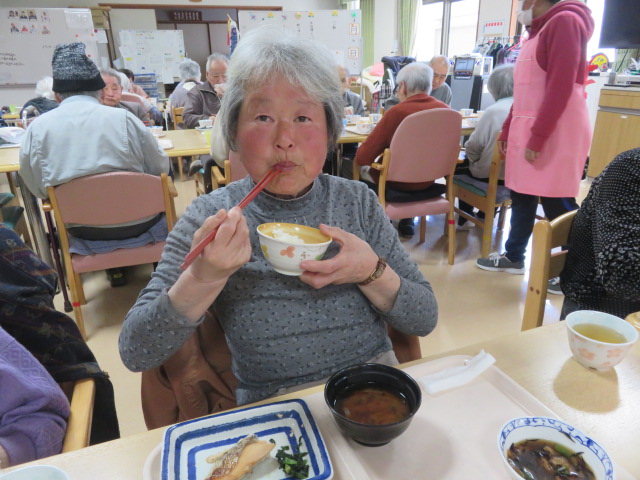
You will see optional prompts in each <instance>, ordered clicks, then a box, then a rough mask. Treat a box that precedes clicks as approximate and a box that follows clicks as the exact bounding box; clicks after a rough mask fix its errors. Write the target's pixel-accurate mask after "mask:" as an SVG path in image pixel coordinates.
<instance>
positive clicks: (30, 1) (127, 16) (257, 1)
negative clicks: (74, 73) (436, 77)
mask: <svg viewBox="0 0 640 480" xmlns="http://www.w3.org/2000/svg"><path fill="white" fill-rule="evenodd" d="M99 3H110V4H112V5H115V4H126V5H131V4H137V5H175V6H176V7H177V8H180V7H181V6H189V7H204V6H217V5H219V4H220V3H219V2H217V1H216V0H203V1H202V2H200V3H188V2H186V1H185V0H108V2H106V1H105V0H82V1H79V2H78V1H76V2H74V1H70V0H0V6H2V7H20V8H27V7H33V8H67V7H69V5H80V4H82V5H84V6H87V7H93V6H98V4H99ZM380 3H387V2H386V1H385V2H380ZM389 3H394V4H395V0H391V1H390V2H389ZM224 4H225V5H233V6H238V7H240V6H256V7H260V6H265V7H266V6H281V7H282V9H283V10H303V9H304V10H332V9H334V8H338V7H337V5H338V2H337V0H304V2H301V1H296V0H280V1H278V0H276V1H273V0H271V1H269V0H227V1H226V2H224ZM110 17H111V27H112V29H113V37H114V39H115V41H116V45H118V44H119V42H120V38H119V34H118V32H119V31H120V30H128V29H138V30H146V29H149V30H155V29H156V28H157V26H156V19H155V13H154V11H153V9H113V10H111V12H110ZM385 48H386V47H385ZM385 55H387V54H385ZM43 61H46V62H50V61H51V59H43ZM34 90H35V85H25V86H22V87H0V105H22V104H24V103H25V102H27V101H28V100H30V99H31V98H33V96H34Z"/></svg>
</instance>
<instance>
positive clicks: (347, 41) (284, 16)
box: [238, 10, 362, 75]
mask: <svg viewBox="0 0 640 480" xmlns="http://www.w3.org/2000/svg"><path fill="white" fill-rule="evenodd" d="M265 24H271V25H276V26H279V27H281V28H282V29H283V30H287V31H290V32H293V33H295V34H297V35H298V36H299V37H302V38H309V39H312V40H316V41H317V42H319V43H322V44H323V45H324V46H326V47H327V48H328V49H329V50H330V51H331V52H332V53H333V55H334V58H335V60H336V63H337V64H339V65H344V67H345V68H346V69H347V71H348V73H349V75H360V72H361V70H362V13H361V11H360V10H315V11H311V10H310V11H295V12H294V11H291V12H287V11H273V12H270V11H266V10H260V11H251V10H240V11H238V29H239V30H240V41H241V42H242V34H243V33H245V32H248V31H249V30H252V29H254V28H256V27H259V26H260V25H265Z"/></svg>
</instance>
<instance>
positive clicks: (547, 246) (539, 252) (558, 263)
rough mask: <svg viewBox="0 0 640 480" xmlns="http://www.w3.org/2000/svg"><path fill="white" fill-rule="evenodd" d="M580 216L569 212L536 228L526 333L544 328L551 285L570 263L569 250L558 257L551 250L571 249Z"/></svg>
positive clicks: (557, 253) (534, 229)
mask: <svg viewBox="0 0 640 480" xmlns="http://www.w3.org/2000/svg"><path fill="white" fill-rule="evenodd" d="M577 212H578V211H577V210H573V211H571V212H567V213H565V214H564V215H561V216H559V217H558V218H556V219H554V220H552V221H551V222H549V221H548V220H540V221H538V222H537V223H536V224H535V226H534V227H533V254H532V256H531V271H530V272H529V285H528V287H527V297H526V299H525V304H524V317H523V319H522V330H523V331H524V330H529V329H531V328H536V327H539V326H541V325H542V321H543V317H544V305H545V301H546V299H547V284H548V282H549V279H550V278H555V277H557V276H559V275H560V273H561V272H562V269H563V268H564V264H565V262H566V260H567V251H566V250H562V251H559V252H554V253H551V250H552V249H554V248H556V247H562V246H564V245H567V243H568V241H569V233H570V232H571V226H572V225H573V220H574V218H575V217H576V213H577Z"/></svg>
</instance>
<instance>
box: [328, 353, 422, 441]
mask: <svg viewBox="0 0 640 480" xmlns="http://www.w3.org/2000/svg"><path fill="white" fill-rule="evenodd" d="M362 387H379V388H382V389H386V390H389V391H391V392H394V393H396V394H397V395H398V396H400V397H402V398H404V399H405V400H406V402H407V404H408V406H409V414H408V416H407V417H405V418H404V419H403V420H401V421H399V422H395V423H387V424H383V425H369V424H365V423H359V422H356V421H354V420H351V419H349V418H347V417H346V416H345V415H343V414H342V413H340V412H339V411H338V410H337V408H336V407H337V405H336V404H337V403H338V402H337V401H338V399H339V397H340V396H341V394H342V393H344V392H345V391H347V390H349V391H350V390H356V389H359V388H362ZM324 400H325V402H326V404H327V406H328V407H329V410H331V415H332V416H333V420H334V421H335V423H336V425H337V426H338V428H339V429H340V431H341V432H342V433H344V434H345V435H346V436H348V437H351V438H352V439H353V440H355V441H356V442H358V443H360V444H362V445H366V446H369V447H376V446H379V445H385V444H387V443H389V442H390V441H391V440H393V439H394V438H396V437H398V436H399V435H400V434H402V432H404V431H405V430H406V429H407V428H408V427H409V424H410V423H411V420H413V417H414V416H415V413H416V412H417V411H418V409H419V408H420V404H421V403H422V393H421V391H420V387H419V386H418V384H417V382H416V381H415V380H414V379H413V378H411V377H410V376H409V375H408V374H406V373H405V372H403V371H402V370H400V369H398V368H394V367H390V366H388V365H381V364H378V363H365V364H363V365H355V366H352V367H346V368H343V369H342V370H339V371H338V372H336V373H334V374H333V375H332V376H331V378H329V380H328V381H327V384H326V385H325V387H324Z"/></svg>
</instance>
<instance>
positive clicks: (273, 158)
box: [120, 28, 437, 404]
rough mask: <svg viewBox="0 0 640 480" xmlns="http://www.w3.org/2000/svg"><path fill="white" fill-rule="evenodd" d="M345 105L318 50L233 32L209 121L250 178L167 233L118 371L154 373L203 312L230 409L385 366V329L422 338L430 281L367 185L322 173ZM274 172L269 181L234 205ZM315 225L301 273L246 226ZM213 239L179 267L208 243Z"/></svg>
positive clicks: (430, 316)
mask: <svg viewBox="0 0 640 480" xmlns="http://www.w3.org/2000/svg"><path fill="white" fill-rule="evenodd" d="M342 115H343V103H342V95H341V86H340V83H339V80H338V76H337V74H336V67H335V65H334V62H333V61H332V58H331V56H330V54H329V53H328V51H327V50H326V49H325V48H323V47H322V46H320V45H318V44H315V43H313V42H311V41H307V40H302V39H297V38H295V37H290V36H287V35H283V33H282V32H281V31H277V32H276V31H274V30H271V29H269V28H266V29H265V28H261V29H257V30H254V31H252V32H250V33H249V34H247V35H246V36H244V37H243V38H242V40H241V41H240V43H239V45H238V48H237V49H236V50H235V52H234V54H233V58H232V60H231V62H230V64H229V70H228V83H227V88H226V93H225V96H224V99H223V101H222V107H221V110H220V114H219V117H220V119H221V120H222V122H223V123H222V129H223V133H224V136H225V139H226V141H227V143H228V145H229V146H230V147H231V149H232V150H233V151H235V152H237V153H238V156H239V158H240V160H241V161H242V163H243V165H244V167H245V169H246V170H247V172H248V173H249V175H248V176H247V177H246V178H245V179H243V180H240V181H237V182H233V183H231V184H229V185H228V186H226V187H224V188H222V189H217V190H215V191H214V192H212V193H211V194H208V195H203V196H200V197H198V198H197V199H196V200H195V201H194V202H193V203H192V204H191V205H190V206H189V208H188V209H187V211H186V213H185V214H184V215H183V216H182V218H181V219H180V221H179V222H178V223H177V225H176V226H175V228H174V229H173V231H172V232H171V234H170V236H169V237H168V238H167V246H166V248H165V250H164V253H163V255H162V260H161V261H160V263H159V265H158V268H157V270H156V272H155V273H154V274H153V276H152V279H151V281H150V282H149V285H148V286H147V287H146V288H145V289H144V290H143V291H142V292H141V294H140V296H139V298H138V300H137V302H136V304H135V305H134V307H133V308H132V309H131V311H130V312H129V313H128V315H127V317H126V319H125V322H124V325H123V329H122V333H121V335H120V354H121V356H122V359H123V361H124V363H125V365H126V366H127V367H128V368H130V369H131V370H134V371H142V370H147V369H151V368H154V367H156V366H158V365H161V364H162V363H163V362H164V361H165V360H167V359H168V358H169V357H171V355H172V354H173V353H174V352H176V351H177V350H178V349H179V348H180V347H181V345H182V344H183V343H185V342H186V341H187V340H188V339H189V337H190V336H191V335H192V334H193V333H194V331H195V330H196V328H197V327H198V325H199V324H200V323H201V322H202V321H203V315H204V314H205V312H206V311H207V310H208V309H209V307H210V306H212V305H213V308H214V309H215V313H216V315H217V316H218V318H219V320H220V324H221V325H222V328H223V330H224V333H225V336H226V340H227V343H228V345H229V349H230V351H231V355H232V370H233V373H234V375H235V376H236V377H237V379H238V381H239V384H238V387H237V389H236V398H237V402H238V403H239V404H245V403H249V402H254V401H257V400H260V399H263V398H267V397H270V396H273V395H276V394H279V393H282V392H283V391H285V390H287V389H292V388H296V387H301V386H307V385H308V384H310V383H313V382H318V381H322V380H323V379H326V378H327V377H328V376H330V375H331V374H332V373H333V372H335V371H337V370H338V369H340V368H343V367H346V366H348V365H354V364H358V363H363V362H367V361H374V362H379V363H386V364H395V363H397V360H396V357H395V355H394V353H393V350H392V345H391V341H390V339H389V337H388V335H387V324H389V325H391V326H393V327H394V328H395V329H397V330H399V331H400V332H403V333H406V334H410V335H420V336H423V335H427V334H428V333H429V332H431V331H432V330H433V329H434V328H435V325H436V322H437V305H436V300H435V297H434V294H433V291H432V289H431V286H430V285H429V283H428V282H427V281H426V280H425V279H424V277H423V276H422V274H421V273H420V271H419V270H418V268H417V266H416V265H415V263H414V262H413V261H412V260H411V259H410V257H409V255H408V254H407V252H406V251H405V249H404V248H403V246H402V244H401V243H400V242H399V240H398V236H397V234H396V233H395V230H394V228H393V226H392V225H391V223H390V222H389V219H388V218H387V217H386V216H385V213H384V211H383V210H382V208H381V207H380V205H379V204H378V200H377V198H376V196H375V194H374V193H373V192H372V191H370V190H369V188H367V187H366V185H364V184H362V183H359V182H353V181H349V180H345V179H342V178H338V177H333V176H329V175H322V174H321V170H322V166H323V164H324V161H325V157H326V154H327V149H329V148H333V147H334V145H335V143H336V141H337V139H338V137H339V135H340V132H341V130H342V120H341V118H342ZM274 166H278V167H279V168H281V169H282V171H281V173H280V174H278V175H277V176H276V178H275V179H274V180H273V181H272V182H271V183H270V184H269V185H268V186H267V187H266V190H264V191H262V192H261V193H260V194H259V195H258V196H257V197H256V198H255V200H253V202H251V203H250V204H249V205H248V206H247V207H246V208H245V209H244V210H240V209H239V208H238V207H236V206H235V205H237V204H238V203H239V202H240V200H241V199H242V198H243V197H244V196H245V195H246V194H247V193H248V192H249V191H250V190H251V188H252V187H253V186H254V185H255V183H256V182H257V181H259V180H260V179H261V178H262V177H264V176H265V174H266V173H267V172H268V171H269V170H270V169H271V168H272V167H274ZM274 221H276V222H289V223H300V224H305V225H309V226H312V227H319V228H320V229H321V231H322V232H323V233H325V234H326V235H328V236H330V237H332V239H333V241H332V243H331V245H330V246H329V249H328V250H327V253H326V254H325V256H324V259H323V260H320V261H318V260H305V261H303V262H302V263H301V264H300V267H301V268H302V269H303V270H304V273H303V274H302V275H300V276H299V277H295V276H294V277H291V276H285V275H281V274H279V273H277V272H275V271H274V270H273V269H272V267H271V266H270V264H269V263H268V262H267V260H266V259H265V258H264V257H263V255H262V252H261V249H260V245H259V240H258V234H257V232H256V227H257V226H258V225H260V224H262V223H266V222H274ZM216 228H218V232H217V235H216V236H215V239H214V240H213V241H212V242H211V243H209V244H208V245H207V247H206V248H205V249H204V251H203V252H202V254H201V255H200V256H198V258H197V259H196V260H195V261H194V262H193V263H192V264H191V265H190V266H189V267H188V268H187V269H186V270H185V271H182V270H181V269H180V265H181V263H182V262H183V261H184V259H185V256H186V255H187V254H188V253H189V251H190V250H191V249H192V248H194V247H195V246H196V245H197V244H198V243H199V242H200V241H201V240H202V239H203V238H204V237H205V236H206V235H207V234H208V233H210V232H211V231H212V230H214V229H216Z"/></svg>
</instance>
